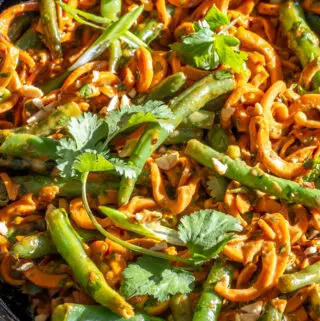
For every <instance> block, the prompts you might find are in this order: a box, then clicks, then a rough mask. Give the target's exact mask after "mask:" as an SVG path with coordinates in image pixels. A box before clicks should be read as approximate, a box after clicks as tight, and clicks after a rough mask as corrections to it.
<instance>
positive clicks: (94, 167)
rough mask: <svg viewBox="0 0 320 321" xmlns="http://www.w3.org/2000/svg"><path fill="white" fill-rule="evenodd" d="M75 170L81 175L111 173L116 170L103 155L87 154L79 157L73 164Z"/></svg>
mask: <svg viewBox="0 0 320 321" xmlns="http://www.w3.org/2000/svg"><path fill="white" fill-rule="evenodd" d="M73 168H74V169H76V170H77V171H79V172H80V173H85V172H103V171H110V170H112V169H114V166H113V164H112V163H110V162H109V161H108V160H107V159H105V158H104V157H103V156H102V155H101V154H94V153H89V152H86V153H84V154H82V155H80V156H79V157H77V159H76V161H75V162H74V164H73Z"/></svg>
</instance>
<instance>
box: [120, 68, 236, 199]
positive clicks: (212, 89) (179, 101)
mask: <svg viewBox="0 0 320 321" xmlns="http://www.w3.org/2000/svg"><path fill="white" fill-rule="evenodd" d="M234 86H235V82H234V78H233V75H232V74H231V73H228V72H225V71H223V72H222V73H221V71H217V72H213V73H212V74H210V75H209V76H207V77H205V78H203V79H202V80H200V81H198V82H196V83H195V84H193V85H192V86H191V87H190V88H188V89H187V90H186V91H185V92H183V93H182V94H181V95H180V96H178V97H177V98H175V99H174V100H173V101H172V102H171V104H170V107H171V109H172V111H173V114H174V116H173V118H172V119H170V123H171V124H172V125H173V126H174V128H177V127H178V126H179V125H180V124H181V122H182V121H183V120H184V119H185V118H186V117H188V116H189V115H191V114H192V113H194V112H196V111H198V110H199V109H201V108H202V107H203V106H204V105H205V104H206V103H207V102H208V101H210V100H212V99H213V98H215V97H218V96H220V95H222V94H224V93H226V92H229V91H230V90H232V89H233V88H234ZM168 136H169V132H168V131H167V130H166V129H164V128H162V127H161V126H160V125H159V124H150V125H149V126H148V127H147V129H146V130H145V132H144V133H143V134H142V136H141V137H140V139H139V141H138V143H137V145H136V146H135V149H134V150H133V152H132V154H131V156H130V160H129V161H130V162H131V163H132V164H134V166H135V167H136V168H137V172H136V174H137V176H138V175H139V174H140V173H141V171H142V169H143V166H144V164H145V162H146V161H147V159H148V157H150V155H151V154H152V152H153V151H154V150H156V149H157V148H158V147H159V146H160V145H161V144H162V143H163V142H164V141H165V140H166V139H167V138H168ZM135 182H136V179H128V178H125V177H123V178H122V180H121V183H120V189H119V204H127V203H128V201H129V199H130V197H131V194H132V192H133V189H134V186H135Z"/></svg>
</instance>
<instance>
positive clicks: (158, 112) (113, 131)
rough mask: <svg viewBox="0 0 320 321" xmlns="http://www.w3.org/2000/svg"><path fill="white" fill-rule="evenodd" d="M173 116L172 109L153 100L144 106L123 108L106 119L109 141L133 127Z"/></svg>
mask: <svg viewBox="0 0 320 321" xmlns="http://www.w3.org/2000/svg"><path fill="white" fill-rule="evenodd" d="M172 115H173V114H172V111H171V110H170V108H169V107H168V106H167V105H165V104H164V103H163V102H161V101H155V100H154V101H152V100H151V101H148V102H147V103H145V104H144V105H133V106H131V107H128V106H121V107H120V110H113V111H111V112H110V113H109V115H108V116H107V117H106V120H105V122H106V124H107V126H108V141H111V140H112V139H113V138H114V137H115V136H116V135H118V134H120V133H121V132H124V131H126V130H128V129H129V128H131V127H134V126H137V125H140V124H143V123H148V122H157V121H160V120H168V119H170V118H172Z"/></svg>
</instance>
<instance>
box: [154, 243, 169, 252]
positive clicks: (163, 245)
mask: <svg viewBox="0 0 320 321" xmlns="http://www.w3.org/2000/svg"><path fill="white" fill-rule="evenodd" d="M167 248H168V244H167V242H165V241H162V242H160V243H158V244H156V245H154V246H153V247H151V248H150V250H153V251H161V250H165V249H167Z"/></svg>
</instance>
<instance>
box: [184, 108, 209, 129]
mask: <svg viewBox="0 0 320 321" xmlns="http://www.w3.org/2000/svg"><path fill="white" fill-rule="evenodd" d="M214 117H215V113H214V112H212V111H208V110H199V111H196V112H194V113H192V114H191V115H190V116H189V117H188V118H186V119H185V120H184V121H183V122H182V123H181V126H182V127H185V128H194V127H198V128H203V129H211V128H212V126H213V122H214Z"/></svg>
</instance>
